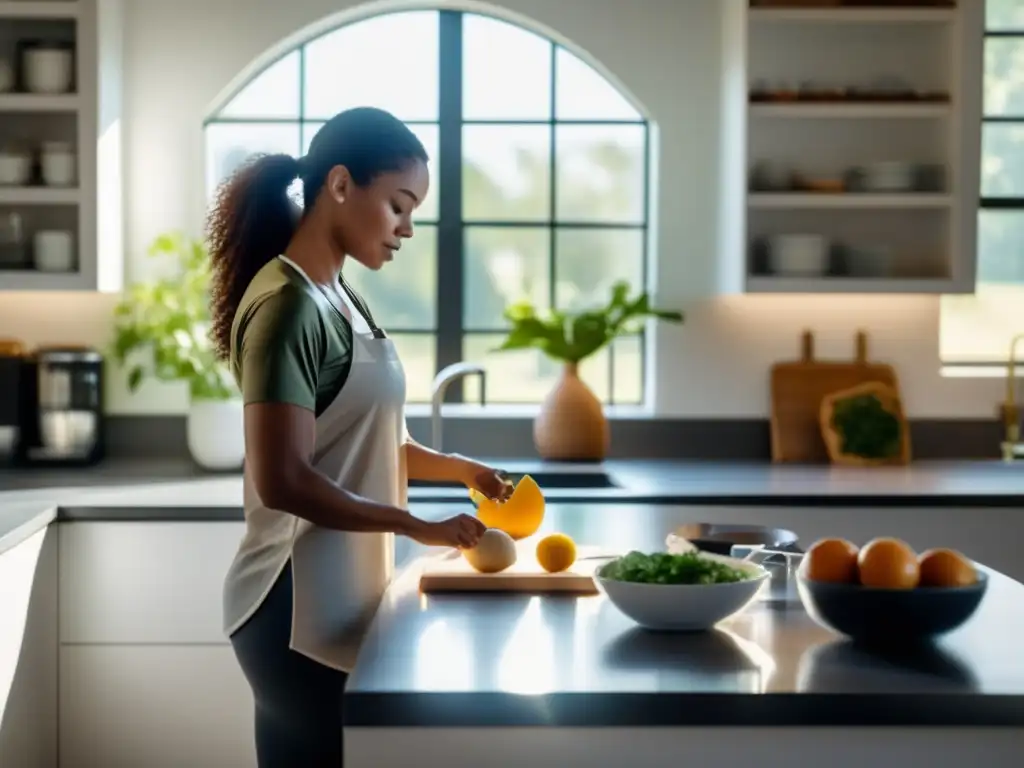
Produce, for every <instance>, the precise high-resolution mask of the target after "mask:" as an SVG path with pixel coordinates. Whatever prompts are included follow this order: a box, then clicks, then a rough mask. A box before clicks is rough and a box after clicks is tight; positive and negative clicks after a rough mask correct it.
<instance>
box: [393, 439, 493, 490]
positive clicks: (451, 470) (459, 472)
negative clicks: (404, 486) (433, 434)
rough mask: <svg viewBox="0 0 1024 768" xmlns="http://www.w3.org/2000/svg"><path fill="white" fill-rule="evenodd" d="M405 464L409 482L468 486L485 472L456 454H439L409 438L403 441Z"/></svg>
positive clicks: (479, 465)
mask: <svg viewBox="0 0 1024 768" xmlns="http://www.w3.org/2000/svg"><path fill="white" fill-rule="evenodd" d="M405 463H406V468H407V470H408V472H409V479H410V480H436V481H440V482H450V483H462V484H463V485H469V484H470V483H471V482H472V481H473V478H474V477H475V476H476V475H477V474H479V473H480V472H481V471H484V470H486V467H484V466H483V465H482V464H478V463H477V462H474V461H471V460H470V459H467V458H466V457H465V456H461V455H459V454H457V453H439V452H437V451H435V450H432V449H430V448H427V447H426V446H425V445H420V444H419V443H417V442H416V441H415V440H413V439H412V438H411V437H407V438H406V440H405Z"/></svg>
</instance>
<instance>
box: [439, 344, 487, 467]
mask: <svg viewBox="0 0 1024 768" xmlns="http://www.w3.org/2000/svg"><path fill="white" fill-rule="evenodd" d="M466 376H479V377H480V405H485V404H486V403H487V371H486V370H484V367H483V366H482V365H478V364H477V363H452V364H451V365H449V366H447V367H445V368H443V369H442V370H441V372H440V373H438V374H437V376H435V377H434V383H433V384H432V385H431V396H430V442H431V447H432V448H433V449H434V450H435V451H440V450H441V426H442V424H441V403H443V402H444V394H445V392H447V391H448V387H449V386H450V385H451V383H452V382H453V381H455V380H457V379H461V378H465V377H466Z"/></svg>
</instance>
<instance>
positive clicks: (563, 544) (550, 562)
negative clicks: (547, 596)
mask: <svg viewBox="0 0 1024 768" xmlns="http://www.w3.org/2000/svg"><path fill="white" fill-rule="evenodd" d="M537 562H538V563H539V564H540V567H541V568H543V569H544V570H545V571H547V572H548V573H558V572H559V571H564V570H567V569H568V568H570V567H572V564H573V563H575V562H576V542H574V541H573V540H572V539H571V538H569V537H568V536H566V535H565V534H564V533H552V534H550V535H548V536H545V537H544V538H543V539H541V540H540V541H538V542H537Z"/></svg>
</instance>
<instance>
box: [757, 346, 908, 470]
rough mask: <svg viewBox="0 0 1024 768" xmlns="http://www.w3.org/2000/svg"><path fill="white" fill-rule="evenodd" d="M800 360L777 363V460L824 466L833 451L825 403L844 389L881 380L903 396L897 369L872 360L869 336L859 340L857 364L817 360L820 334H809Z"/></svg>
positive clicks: (774, 454)
mask: <svg viewBox="0 0 1024 768" xmlns="http://www.w3.org/2000/svg"><path fill="white" fill-rule="evenodd" d="M802 341H803V344H802V347H803V349H802V354H801V357H800V359H799V360H793V361H786V362H780V363H776V364H775V365H773V366H772V369H771V384H770V386H771V439H772V461H774V462H778V463H784V462H792V463H823V462H827V461H828V460H829V459H828V451H827V449H826V447H825V441H824V439H823V438H822V435H821V422H820V420H819V417H820V412H821V402H822V400H823V399H824V398H825V396H826V395H829V394H831V393H833V392H836V391H838V390H841V389H847V388H849V387H855V386H857V385H858V384H866V383H867V382H871V381H878V382H881V383H883V384H887V385H889V386H890V387H892V388H893V389H894V390H895V391H896V392H897V393H899V384H898V382H897V380H896V371H895V370H893V367H892V366H891V365H888V364H885V363H871V362H868V341H867V334H866V333H865V332H864V331H859V332H858V333H857V336H856V354H855V356H854V358H853V359H852V360H816V359H815V358H814V335H813V334H812V333H811V332H810V331H804V333H803V340H802Z"/></svg>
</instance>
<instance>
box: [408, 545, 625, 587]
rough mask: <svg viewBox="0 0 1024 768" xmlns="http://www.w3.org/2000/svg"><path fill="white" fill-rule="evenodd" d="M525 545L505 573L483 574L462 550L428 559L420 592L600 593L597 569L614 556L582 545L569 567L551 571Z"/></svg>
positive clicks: (421, 578) (422, 576)
mask: <svg viewBox="0 0 1024 768" xmlns="http://www.w3.org/2000/svg"><path fill="white" fill-rule="evenodd" d="M523 544H525V542H520V546H519V547H518V550H519V552H518V558H519V559H518V560H517V561H516V564H515V565H513V566H512V567H511V568H508V569H507V570H504V571H502V572H501V573H480V572H479V571H476V570H474V569H473V567H472V566H471V565H470V564H469V563H467V562H466V558H464V557H463V556H462V554H461V553H459V552H450V553H447V554H445V555H442V556H440V557H438V558H435V559H432V560H428V561H427V562H426V563H425V564H424V566H423V570H422V571H421V572H420V591H421V592H525V593H532V594H544V593H550V592H563V593H571V594H581V595H594V594H597V592H598V589H597V585H596V584H594V571H596V570H597V568H598V567H600V566H601V565H603V564H604V563H606V562H608V560H609V559H610V558H609V557H608V556H607V555H608V552H607V550H598V549H597V548H593V547H580V548H579V549H578V552H577V559H576V562H575V563H574V564H573V566H572V567H571V568H570V569H569V570H567V571H563V572H562V573H548V572H547V571H545V570H544V569H543V568H541V567H540V566H539V565H538V564H537V561H536V559H535V558H534V556H533V546H534V544H533V542H530V543H529V544H527V545H526V546H523Z"/></svg>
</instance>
